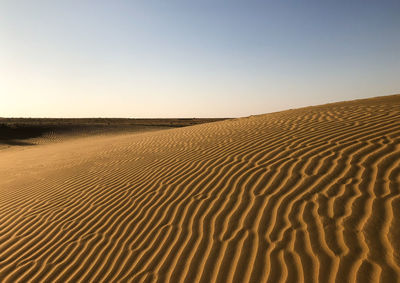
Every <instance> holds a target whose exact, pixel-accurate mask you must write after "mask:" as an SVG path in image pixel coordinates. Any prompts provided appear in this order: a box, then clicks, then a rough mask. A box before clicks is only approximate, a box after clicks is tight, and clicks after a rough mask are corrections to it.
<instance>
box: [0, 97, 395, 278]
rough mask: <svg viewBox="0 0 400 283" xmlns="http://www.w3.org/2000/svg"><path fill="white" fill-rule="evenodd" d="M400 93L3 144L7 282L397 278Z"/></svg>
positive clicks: (2, 261) (0, 227) (0, 218)
mask: <svg viewBox="0 0 400 283" xmlns="http://www.w3.org/2000/svg"><path fill="white" fill-rule="evenodd" d="M399 215H400V95H395V96H387V97H379V98H373V99H365V100H357V101H350V102H341V103H333V104H327V105H321V106H315V107H307V108H302V109H295V110H288V111H282V112H277V113H271V114H265V115H258V116H252V117H249V118H240V119H234V120H226V121H221V122H215V123H208V124H202V125H196V126H190V127H186V128H177V129H170V130H163V131H160V132H149V133H143V134H138V135H135V134H115V135H112V136H99V137H93V138H85V139H75V140H71V139H70V140H67V141H65V142H59V143H53V144H52V143H49V144H42V145H36V146H31V147H27V148H21V147H19V148H10V149H6V150H2V151H1V152H0V281H1V282H31V281H32V282H400V240H399V239H400V218H399V217H398V216H399Z"/></svg>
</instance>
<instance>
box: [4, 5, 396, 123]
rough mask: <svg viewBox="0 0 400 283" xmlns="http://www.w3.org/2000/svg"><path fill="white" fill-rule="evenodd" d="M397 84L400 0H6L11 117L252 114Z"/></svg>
mask: <svg viewBox="0 0 400 283" xmlns="http://www.w3.org/2000/svg"><path fill="white" fill-rule="evenodd" d="M395 93H400V1H397V0H391V1H389V0H380V1H374V0H357V1H356V0H347V1H344V0H341V1H337V0H336V1H334V0H326V1H320V0H319V1H317V0H304V1H295V0H291V1H289V0H286V1H285V0H283V1H278V0H276V1H249V0H247V1H244V0H243V1H238V0H233V1H218V0H214V1H211V0H205V1H183V0H182V1H178V0H172V1H161V0H159V1H152V0H150V1H149V0H148V1H128V0H126V1H122V0H113V1H111V0H110V1H85V0H80V1H76V0H69V1H67V0H65V1H62V0H60V1H54V0H53V1H51V0H47V1H44V0H36V1H30V0H25V1H23V0H0V117H165V118H168V117H240V116H248V115H252V114H261V113H268V112H274V111H278V110H284V109H288V108H298V107H302V106H308V105H316V104H323V103H328V102H334V101H343V100H352V99H358V98H366V97H374V96H381V95H389V94H395Z"/></svg>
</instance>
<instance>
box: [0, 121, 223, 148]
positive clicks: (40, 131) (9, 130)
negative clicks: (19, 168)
mask: <svg viewBox="0 0 400 283" xmlns="http://www.w3.org/2000/svg"><path fill="white" fill-rule="evenodd" d="M220 120H224V119H213V118H210V119H207V118H204V119H203V118H180V119H125V118H90V119H88V118H82V119H48V118H0V144H8V145H29V144H31V143H30V142H28V141H26V140H28V139H32V138H38V137H41V136H43V135H45V134H48V133H52V134H68V133H81V134H96V133H104V132H110V133H112V132H119V131H140V130H146V129H148V130H151V129H162V128H176V127H185V126H191V125H197V124H202V123H210V122H216V121H220Z"/></svg>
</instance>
